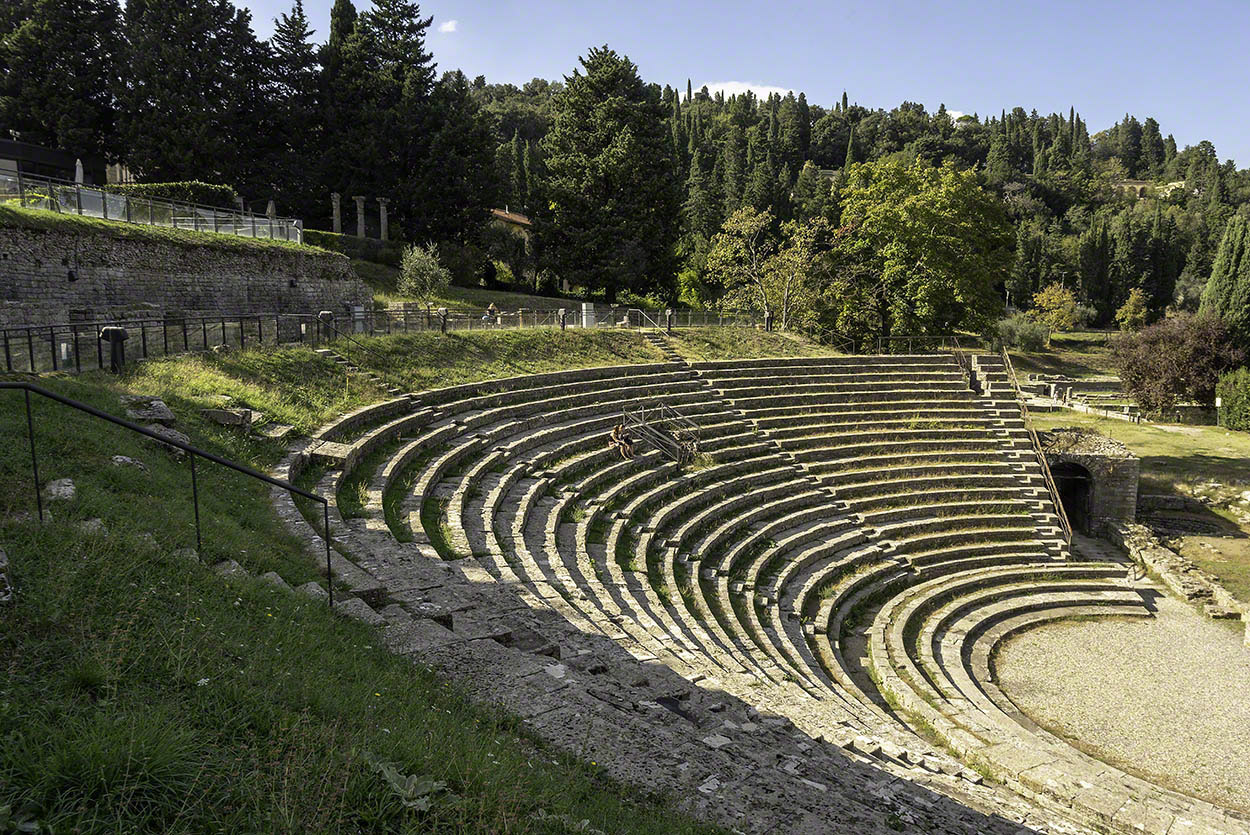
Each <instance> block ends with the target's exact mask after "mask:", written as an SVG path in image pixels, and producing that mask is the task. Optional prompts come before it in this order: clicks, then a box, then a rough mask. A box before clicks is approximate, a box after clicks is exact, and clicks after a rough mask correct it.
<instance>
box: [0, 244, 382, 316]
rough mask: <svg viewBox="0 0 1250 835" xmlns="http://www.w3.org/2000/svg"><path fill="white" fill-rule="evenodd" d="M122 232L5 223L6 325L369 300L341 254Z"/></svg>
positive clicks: (308, 307)
mask: <svg viewBox="0 0 1250 835" xmlns="http://www.w3.org/2000/svg"><path fill="white" fill-rule="evenodd" d="M114 225H115V224H105V223H103V222H97V223H93V224H89V225H88V224H74V225H73V227H72V228H65V229H60V228H27V227H23V226H11V225H0V327H20V326H23V325H44V324H53V323H64V322H75V321H96V320H101V319H110V318H160V317H163V316H166V315H178V316H181V315H192V316H196V315H206V316H212V315H215V314H221V313H228V314H231V315H238V314H252V313H255V314H272V313H275V312H277V313H287V312H289V313H309V312H310V311H311V312H316V311H318V310H333V311H335V312H336V313H343V312H346V311H347V310H349V309H350V308H351V307H352V306H353V305H367V304H368V303H369V300H370V292H369V289H368V287H366V286H365V284H364V282H362V281H361V280H360V279H359V278H358V277H357V276H356V274H355V272H354V271H353V270H352V267H351V262H350V261H349V260H348V259H347V258H345V257H344V256H342V255H338V254H336V253H332V252H326V251H323V250H319V249H316V248H314V247H300V246H284V245H280V244H260V243H254V242H244V243H242V244H240V242H239V241H236V240H232V239H226V241H227V242H226V243H222V240H221V238H222V236H212V235H208V234H203V235H197V234H195V233H184V234H175V235H143V234H121V233H116V234H114V230H112V229H111V228H110V227H112V226H114ZM116 225H118V226H120V225H121V224H116ZM96 227H99V228H96ZM143 231H145V232H146V231H150V230H143ZM171 231H177V230H171ZM201 238H204V239H205V240H203V241H201V240H200V239H201Z"/></svg>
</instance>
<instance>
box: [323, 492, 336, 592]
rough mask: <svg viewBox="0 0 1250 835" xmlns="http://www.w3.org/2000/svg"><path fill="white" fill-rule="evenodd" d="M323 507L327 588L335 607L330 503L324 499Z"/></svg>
mask: <svg viewBox="0 0 1250 835" xmlns="http://www.w3.org/2000/svg"><path fill="white" fill-rule="evenodd" d="M321 509H322V511H323V512H324V513H325V527H324V528H322V529H321V531H322V533H323V534H325V541H326V588H327V589H329V590H330V608H331V609H333V608H334V574H333V573H331V571H330V503H329V502H327V501H323V502H322V503H321Z"/></svg>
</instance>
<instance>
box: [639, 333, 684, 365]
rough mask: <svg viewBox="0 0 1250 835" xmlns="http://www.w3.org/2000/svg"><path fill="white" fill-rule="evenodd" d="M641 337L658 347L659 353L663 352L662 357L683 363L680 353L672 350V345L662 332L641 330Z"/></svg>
mask: <svg viewBox="0 0 1250 835" xmlns="http://www.w3.org/2000/svg"><path fill="white" fill-rule="evenodd" d="M642 338H643V339H645V340H647V342H649V343H651V344H652V345H654V346H655V347H656V348H658V349H659V351H660V353H661V354H663V355H664V358H665V359H666V360H668V361H669V362H680V363H684V362H685V361H686V360H685V358H684V357H682V355H681V354H679V353H677V352H676V351H674V350H673V346H672V345H671V344H670V343H669V341H668V339H667V338H665V336H664V334H662V333H660V332H659V331H643V332H642Z"/></svg>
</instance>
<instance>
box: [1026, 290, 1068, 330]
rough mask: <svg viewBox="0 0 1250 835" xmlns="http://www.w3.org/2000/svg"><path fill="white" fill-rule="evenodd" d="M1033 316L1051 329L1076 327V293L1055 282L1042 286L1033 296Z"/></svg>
mask: <svg viewBox="0 0 1250 835" xmlns="http://www.w3.org/2000/svg"><path fill="white" fill-rule="evenodd" d="M1030 313H1031V314H1032V316H1033V318H1034V319H1036V320H1037V321H1039V322H1042V323H1044V324H1045V325H1046V326H1047V327H1048V328H1050V329H1051V330H1052V331H1060V332H1063V331H1070V330H1072V329H1073V328H1074V327H1076V322H1077V309H1076V294H1075V293H1073V292H1072V291H1071V290H1069V289H1068V288H1067V287H1064V286H1063V285H1062V284H1059V283H1055V284H1050V285H1048V286H1046V287H1043V288H1042V289H1041V290H1039V291H1038V292H1037V293H1036V294H1034V296H1033V309H1032V310H1031V311H1030Z"/></svg>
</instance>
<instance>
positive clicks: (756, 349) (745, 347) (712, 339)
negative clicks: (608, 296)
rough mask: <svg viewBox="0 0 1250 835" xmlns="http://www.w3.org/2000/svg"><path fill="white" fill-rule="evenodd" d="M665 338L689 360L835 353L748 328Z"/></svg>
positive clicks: (685, 331)
mask: <svg viewBox="0 0 1250 835" xmlns="http://www.w3.org/2000/svg"><path fill="white" fill-rule="evenodd" d="M666 337H667V339H668V341H669V344H670V345H672V346H673V350H675V351H676V352H677V353H679V354H681V355H682V356H683V357H685V358H686V359H690V360H731V359H748V358H751V357H818V356H829V355H831V354H833V353H835V352H834V351H831V350H830V349H829V348H827V347H825V346H823V345H817V344H815V343H813V342H809V341H808V340H806V339H804V338H803V337H801V336H798V335H796V334H790V333H781V332H779V331H773V332H771V333H769V332H767V331H762V330H756V329H754V328H747V327H741V328H730V327H725V328H721V327H706V328H677V329H674V330H673V332H672V333H671V334H666Z"/></svg>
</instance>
